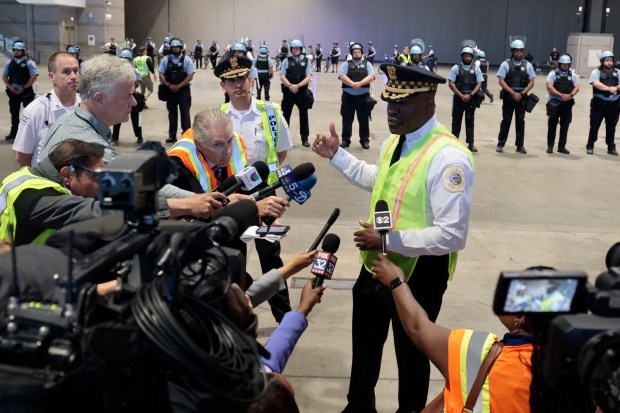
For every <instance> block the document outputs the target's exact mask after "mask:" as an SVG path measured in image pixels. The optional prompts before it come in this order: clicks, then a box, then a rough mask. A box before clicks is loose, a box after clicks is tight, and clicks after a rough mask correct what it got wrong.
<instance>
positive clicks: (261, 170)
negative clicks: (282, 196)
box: [252, 161, 269, 182]
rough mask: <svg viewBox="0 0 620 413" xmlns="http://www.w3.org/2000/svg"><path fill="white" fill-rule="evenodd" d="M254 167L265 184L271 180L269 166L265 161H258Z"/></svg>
mask: <svg viewBox="0 0 620 413" xmlns="http://www.w3.org/2000/svg"><path fill="white" fill-rule="evenodd" d="M252 166H253V167H254V168H256V172H258V176H260V179H262V181H263V182H267V178H269V166H267V164H266V163H265V162H263V161H256V162H254V164H253V165H252Z"/></svg>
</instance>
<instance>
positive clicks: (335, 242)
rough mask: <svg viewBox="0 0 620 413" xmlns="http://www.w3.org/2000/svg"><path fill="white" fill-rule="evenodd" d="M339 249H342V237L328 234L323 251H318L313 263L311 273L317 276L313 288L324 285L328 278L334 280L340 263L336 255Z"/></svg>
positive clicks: (322, 247) (322, 246)
mask: <svg viewBox="0 0 620 413" xmlns="http://www.w3.org/2000/svg"><path fill="white" fill-rule="evenodd" d="M338 247H340V237H339V236H338V235H336V234H327V235H326V236H325V239H324V240H323V245H321V249H322V250H323V251H317V253H316V255H315V256H314V261H313V262H312V269H311V270H310V272H311V273H312V274H314V275H316V279H315V280H314V282H313V283H312V288H316V287H320V286H321V285H323V281H325V279H326V278H327V279H328V280H331V279H332V275H333V274H334V269H335V268H336V262H337V261H338V257H336V256H335V255H334V254H335V253H336V251H338Z"/></svg>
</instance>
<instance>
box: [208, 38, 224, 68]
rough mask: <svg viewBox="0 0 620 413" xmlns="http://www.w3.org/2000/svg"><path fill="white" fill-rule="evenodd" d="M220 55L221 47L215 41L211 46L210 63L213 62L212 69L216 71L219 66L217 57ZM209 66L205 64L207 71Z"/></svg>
mask: <svg viewBox="0 0 620 413" xmlns="http://www.w3.org/2000/svg"><path fill="white" fill-rule="evenodd" d="M218 54H220V46H218V44H217V43H216V42H215V40H213V41H212V42H211V46H209V61H210V62H211V69H215V65H217V55H218ZM206 68H207V65H206V64H205V69H206Z"/></svg>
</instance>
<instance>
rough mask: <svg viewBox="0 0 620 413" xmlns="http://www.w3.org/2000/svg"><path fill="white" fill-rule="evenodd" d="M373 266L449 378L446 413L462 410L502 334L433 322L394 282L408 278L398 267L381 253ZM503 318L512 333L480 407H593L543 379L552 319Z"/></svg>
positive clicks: (417, 340)
mask: <svg viewBox="0 0 620 413" xmlns="http://www.w3.org/2000/svg"><path fill="white" fill-rule="evenodd" d="M372 265H373V267H372V268H373V271H374V272H375V276H374V278H375V279H376V280H378V281H380V282H381V284H383V285H385V286H390V288H391V290H392V291H391V292H392V297H393V298H394V302H395V304H396V310H397V312H398V317H399V318H400V320H401V322H402V325H403V328H404V329H405V332H406V333H407V336H408V337H409V338H410V339H411V341H412V342H413V343H414V344H415V345H416V346H417V347H418V349H419V350H420V351H421V352H422V353H424V354H425V355H427V356H428V358H429V359H430V361H431V362H432V363H433V364H434V365H435V366H436V367H437V369H438V370H439V371H440V372H441V374H442V376H443V377H444V378H445V380H446V386H445V389H444V403H445V404H444V408H445V412H446V413H452V412H459V413H460V412H462V410H463V407H464V403H465V400H466V399H467V395H468V393H469V391H468V388H469V387H471V385H469V384H468V383H472V382H473V380H474V378H475V377H476V375H477V373H478V370H479V369H480V365H481V364H482V361H483V360H484V358H485V357H486V354H487V353H488V351H489V350H490V349H491V346H492V345H493V343H494V342H496V341H498V337H497V336H496V335H495V334H493V333H488V332H478V331H472V330H466V329H448V328H445V327H442V326H439V325H437V324H434V323H433V322H431V321H430V320H429V319H428V316H427V315H426V312H425V311H424V310H423V309H422V307H421V306H420V304H419V303H418V302H417V301H416V299H415V298H414V297H413V294H412V292H411V290H410V289H409V288H408V286H406V285H404V284H405V283H398V282H395V280H397V279H399V278H401V279H402V277H403V272H402V270H401V269H400V268H399V267H397V266H396V265H395V264H394V263H392V262H391V261H390V260H389V259H388V258H387V257H385V256H383V255H381V254H379V255H378V256H377V259H376V260H374V261H373V262H372ZM547 269H548V268H547ZM499 319H500V321H501V322H502V324H503V325H504V326H505V327H506V328H507V329H508V331H509V333H507V334H505V335H504V337H503V339H502V340H501V341H502V342H503V343H504V349H503V351H502V352H501V354H500V355H499V357H498V358H497V360H496V361H495V363H494V364H493V366H492V367H491V369H490V371H489V374H488V376H487V377H486V380H485V382H484V385H483V387H482V392H481V396H479V398H478V401H477V402H476V406H477V407H476V408H477V409H478V408H480V409H481V410H480V411H482V412H490V413H493V412H511V413H519V412H523V413H526V412H536V413H537V412H541V413H542V412H545V413H550V412H558V413H559V412H568V411H571V412H575V411H579V412H582V411H583V412H591V411H592V410H593V409H588V407H587V405H588V403H587V401H583V400H579V399H578V398H577V397H572V398H571V397H566V396H565V395H563V394H560V393H559V392H557V391H555V390H554V389H552V388H551V387H550V386H549V385H548V384H547V383H546V382H545V381H544V379H543V378H542V367H543V358H544V355H545V350H546V344H547V331H548V327H549V322H550V318H542V317H536V316H532V315H528V316H525V315H523V314H520V315H505V316H500V317H499ZM464 378H466V379H465V380H464ZM482 395H484V397H483V396H482ZM476 411H478V410H476Z"/></svg>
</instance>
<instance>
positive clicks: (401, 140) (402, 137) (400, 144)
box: [390, 135, 407, 166]
mask: <svg viewBox="0 0 620 413" xmlns="http://www.w3.org/2000/svg"><path fill="white" fill-rule="evenodd" d="M405 140H407V136H406V135H400V138H398V145H396V149H394V153H393V154H392V160H391V161H390V166H392V165H394V164H395V163H396V161H398V160H399V159H400V153H401V152H402V151H403V145H404V144H405Z"/></svg>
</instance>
